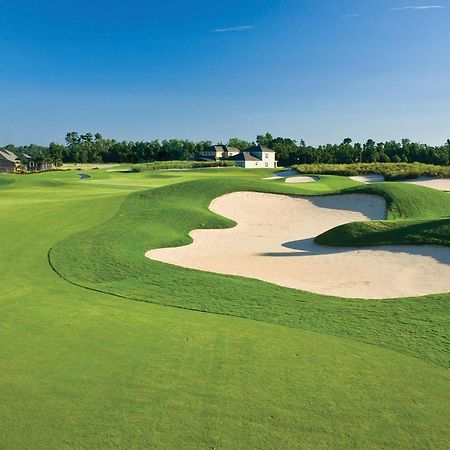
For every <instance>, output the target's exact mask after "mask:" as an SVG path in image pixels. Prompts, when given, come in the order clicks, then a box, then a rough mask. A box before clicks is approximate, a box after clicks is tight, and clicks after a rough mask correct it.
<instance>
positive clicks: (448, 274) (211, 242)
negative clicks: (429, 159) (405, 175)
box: [146, 192, 450, 299]
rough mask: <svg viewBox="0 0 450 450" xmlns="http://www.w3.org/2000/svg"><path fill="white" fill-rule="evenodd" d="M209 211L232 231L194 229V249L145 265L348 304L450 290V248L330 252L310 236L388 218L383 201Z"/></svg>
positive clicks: (235, 200)
mask: <svg viewBox="0 0 450 450" xmlns="http://www.w3.org/2000/svg"><path fill="white" fill-rule="evenodd" d="M210 209H211V211H213V212H215V213H217V214H219V215H222V216H224V217H228V218H230V219H232V220H234V221H235V222H237V226H236V227H234V228H229V229H220V230H194V231H192V232H191V233H190V235H191V237H192V239H193V241H194V242H193V243H192V244H190V245H187V246H184V247H176V248H164V249H157V250H151V251H149V252H147V253H146V256H147V257H148V258H150V259H153V260H157V261H161V262H165V263H169V264H174V265H177V266H181V267H187V268H191V269H198V270H203V271H209V272H216V273H221V274H229V275H240V276H244V277H249V278H255V279H259V280H263V281H267V282H270V283H274V284H277V285H280V286H286V287H289V288H295V289H300V290H305V291H309V292H316V293H320V294H326V295H334V296H341V297H348V298H366V299H380V298H394V297H407V296H417V295H426V294H432V293H439V292H448V291H450V249H449V248H444V247H432V246H401V247H400V246H386V247H376V248H330V247H323V246H319V245H317V244H315V243H314V241H313V239H314V237H315V236H317V235H319V234H321V233H323V232H325V231H327V230H329V229H331V228H334V227H336V226H338V225H342V224H345V223H349V222H355V221H362V220H368V219H373V220H382V219H385V218H386V205H385V201H384V199H382V198H381V197H378V196H372V195H367V194H347V195H333V196H323V197H308V198H307V197H292V196H285V195H275V194H262V193H255V192H235V193H232V194H227V195H224V196H222V197H219V198H217V199H215V200H214V201H213V202H212V203H211V205H210Z"/></svg>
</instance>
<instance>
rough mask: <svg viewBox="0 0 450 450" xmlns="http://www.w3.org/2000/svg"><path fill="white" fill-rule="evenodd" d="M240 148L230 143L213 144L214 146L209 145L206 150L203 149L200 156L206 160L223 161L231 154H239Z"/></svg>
mask: <svg viewBox="0 0 450 450" xmlns="http://www.w3.org/2000/svg"><path fill="white" fill-rule="evenodd" d="M239 152H240V150H239V149H238V148H236V147H230V146H228V145H213V146H212V147H208V148H206V149H205V150H202V151H201V152H200V153H199V154H198V156H199V158H200V159H203V160H206V161H210V160H213V161H221V160H224V159H228V158H230V157H231V156H235V155H237V154H239Z"/></svg>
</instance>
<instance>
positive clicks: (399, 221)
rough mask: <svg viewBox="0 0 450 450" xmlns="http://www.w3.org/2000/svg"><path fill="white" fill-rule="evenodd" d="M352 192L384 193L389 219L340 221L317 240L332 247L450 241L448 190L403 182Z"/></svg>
mask: <svg viewBox="0 0 450 450" xmlns="http://www.w3.org/2000/svg"><path fill="white" fill-rule="evenodd" d="M352 192H363V193H364V192H365V193H371V194H374V195H380V196H383V197H384V198H385V199H386V203H387V206H388V217H387V218H388V219H389V220H387V221H381V222H380V221H370V222H358V223H349V224H345V225H341V226H339V227H336V228H333V229H332V230H328V231H326V232H325V233H323V234H321V235H320V236H317V237H316V239H315V241H316V242H317V243H318V244H321V245H328V246H333V247H339V246H341V247H352V246H365V245H366V246H373V245H396V244H403V245H405V244H411V245H417V244H428V245H445V246H448V245H450V195H449V194H448V193H446V192H440V191H436V190H435V189H429V188H422V187H419V186H414V185H407V184H402V183H377V184H370V185H365V186H362V187H360V188H354V189H352ZM427 219H428V220H427Z"/></svg>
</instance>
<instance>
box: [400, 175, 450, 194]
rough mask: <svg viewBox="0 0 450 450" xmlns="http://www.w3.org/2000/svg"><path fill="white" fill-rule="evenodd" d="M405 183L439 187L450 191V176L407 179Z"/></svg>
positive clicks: (440, 189)
mask: <svg viewBox="0 0 450 450" xmlns="http://www.w3.org/2000/svg"><path fill="white" fill-rule="evenodd" d="M404 182H405V183H410V184H417V185H418V186H424V187H429V188H433V189H438V190H439V191H448V192H450V178H431V177H430V178H429V177H422V178H417V179H415V180H405V181H404Z"/></svg>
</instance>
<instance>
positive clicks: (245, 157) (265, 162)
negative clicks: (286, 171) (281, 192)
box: [228, 145, 278, 169]
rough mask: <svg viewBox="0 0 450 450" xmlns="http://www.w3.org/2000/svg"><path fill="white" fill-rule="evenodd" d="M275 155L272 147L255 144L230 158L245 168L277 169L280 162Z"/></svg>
mask: <svg viewBox="0 0 450 450" xmlns="http://www.w3.org/2000/svg"><path fill="white" fill-rule="evenodd" d="M275 157H276V154H275V152H274V151H273V150H272V149H270V148H267V147H262V146H261V145H255V146H253V147H250V148H248V149H247V150H245V151H243V152H240V153H239V154H237V155H235V156H232V157H231V158H228V159H229V160H230V161H234V163H235V164H236V166H237V167H243V168H244V169H267V168H269V169H275V168H276V167H277V162H278V161H277V160H276V159H275Z"/></svg>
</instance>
